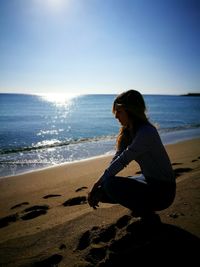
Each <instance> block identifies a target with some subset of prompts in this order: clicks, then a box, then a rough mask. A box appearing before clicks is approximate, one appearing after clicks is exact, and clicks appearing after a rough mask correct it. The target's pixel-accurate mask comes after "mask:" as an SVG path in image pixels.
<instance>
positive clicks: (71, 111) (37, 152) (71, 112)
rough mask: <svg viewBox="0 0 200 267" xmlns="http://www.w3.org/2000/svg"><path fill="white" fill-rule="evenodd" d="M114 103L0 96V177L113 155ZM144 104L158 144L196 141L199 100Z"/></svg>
mask: <svg viewBox="0 0 200 267" xmlns="http://www.w3.org/2000/svg"><path fill="white" fill-rule="evenodd" d="M115 97H116V95H76V96H73V95H23V94H0V177H2V176H8V175H15V174H18V173H22V172H26V171H31V170H35V169H39V168H44V167H48V166H52V165H55V164H60V163H64V162H71V161H77V160H81V159H86V158H90V157H94V156H99V155H103V154H113V153H114V150H115V140H116V136H117V133H118V131H119V127H120V125H119V123H118V121H117V120H116V119H115V118H114V116H113V114H112V103H113V100H114V98H115ZM144 98H145V102H146V105H147V116H148V118H149V119H150V121H151V122H152V123H153V124H155V125H156V126H157V127H158V131H159V133H160V136H161V138H162V140H163V143H164V144H167V143H174V142H177V141H181V140H186V139H190V138H194V137H200V97H193V96H169V95H144Z"/></svg>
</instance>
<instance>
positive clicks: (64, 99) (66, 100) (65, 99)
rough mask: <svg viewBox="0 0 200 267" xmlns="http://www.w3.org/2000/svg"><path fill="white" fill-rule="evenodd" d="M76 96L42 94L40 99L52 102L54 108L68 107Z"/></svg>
mask: <svg viewBox="0 0 200 267" xmlns="http://www.w3.org/2000/svg"><path fill="white" fill-rule="evenodd" d="M77 96H78V94H42V95H40V97H41V98H42V99H43V100H44V101H48V102H52V103H53V104H55V105H56V106H64V105H69V104H70V103H71V101H72V99H74V98H75V97H77Z"/></svg>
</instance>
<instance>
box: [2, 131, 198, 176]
mask: <svg viewBox="0 0 200 267" xmlns="http://www.w3.org/2000/svg"><path fill="white" fill-rule="evenodd" d="M160 136H161V139H162V142H163V144H164V145H170V144H176V143H179V142H183V141H187V140H192V139H198V138H199V137H200V128H196V129H187V130H179V131H175V132H168V133H160ZM113 143H114V141H113ZM108 146H110V147H111V144H108ZM114 153H115V151H114V150H113V151H112V150H110V151H108V152H105V153H103V154H99V155H95V156H91V157H87V158H81V159H75V160H72V161H67V160H66V161H65V162H61V163H56V164H52V165H48V166H43V167H36V166H37V165H42V164H44V163H43V162H41V163H40V162H38V163H33V164H34V167H33V166H32V167H31V166H29V167H27V168H25V167H21V168H20V167H19V166H20V165H22V164H24V165H25V166H27V165H28V164H30V163H26V162H23V163H21V162H19V163H12V166H18V168H19V169H18V170H16V171H15V173H13V174H11V173H9V174H7V175H1V176H0V180H1V179H3V178H6V177H10V176H17V175H21V174H27V173H30V172H35V171H40V170H43V169H48V168H53V167H57V166H60V165H63V164H71V163H77V162H81V161H84V160H91V159H95V158H98V157H106V156H112V155H114ZM10 165H11V164H10Z"/></svg>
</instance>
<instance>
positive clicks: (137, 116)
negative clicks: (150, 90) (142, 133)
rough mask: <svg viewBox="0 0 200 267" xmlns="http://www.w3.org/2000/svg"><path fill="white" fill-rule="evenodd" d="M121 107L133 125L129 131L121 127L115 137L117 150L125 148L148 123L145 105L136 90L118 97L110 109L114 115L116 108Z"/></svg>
mask: <svg viewBox="0 0 200 267" xmlns="http://www.w3.org/2000/svg"><path fill="white" fill-rule="evenodd" d="M120 106H121V107H123V108H124V109H125V110H126V112H127V114H128V117H129V119H130V122H131V121H132V122H133V123H132V124H133V129H132V131H130V129H129V128H128V127H125V126H122V127H121V128H120V131H119V134H118V137H117V149H118V150H119V149H121V148H122V147H127V146H128V145H129V144H130V143H131V142H132V139H133V137H134V135H135V134H136V132H137V130H138V129H139V127H140V126H141V125H142V124H145V123H150V122H149V121H148V118H147V117H146V114H145V112H146V105H145V101H144V98H143V96H142V94H141V93H140V92H138V91H136V90H133V89H131V90H128V91H125V92H123V93H121V94H120V95H118V96H117V97H116V98H115V100H114V102H113V107H112V112H113V113H115V111H116V110H117V107H120Z"/></svg>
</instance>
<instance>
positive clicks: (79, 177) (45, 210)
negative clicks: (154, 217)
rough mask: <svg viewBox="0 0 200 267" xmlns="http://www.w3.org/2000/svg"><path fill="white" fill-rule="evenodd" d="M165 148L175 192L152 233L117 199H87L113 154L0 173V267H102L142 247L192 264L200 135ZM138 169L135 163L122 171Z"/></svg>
mask: <svg viewBox="0 0 200 267" xmlns="http://www.w3.org/2000/svg"><path fill="white" fill-rule="evenodd" d="M166 149H167V152H168V154H169V157H170V160H171V162H172V166H173V169H174V172H175V175H176V181H177V195H176V198H175V201H174V203H173V204H172V205H171V206H170V207H169V208H167V209H165V210H163V211H160V212H158V214H159V215H160V217H161V221H162V228H160V229H155V230H154V231H153V232H152V230H151V231H150V233H148V231H147V229H143V228H140V226H139V219H138V218H132V217H130V212H129V210H128V209H126V208H124V207H122V206H120V205H114V204H113V205H112V204H103V203H100V206H99V208H98V209H97V210H93V209H92V208H90V207H89V205H88V204H87V194H88V192H89V191H90V188H91V187H92V185H93V183H94V182H95V181H96V180H97V178H98V177H99V176H100V175H101V174H102V172H103V171H104V169H105V167H106V166H107V164H108V163H109V161H110V159H111V156H101V157H98V158H93V159H90V160H83V161H81V162H80V161H79V162H76V163H69V164H62V166H60V165H59V166H54V167H51V168H48V169H43V170H40V171H34V172H30V173H26V174H21V175H17V176H10V177H8V178H4V179H0V188H1V192H2V193H1V195H0V265H1V266H5V267H22V266H26V267H29V266H30V267H31V266H51V265H52V266H53V265H56V264H58V263H59V266H68V267H75V266H76V267H77V266H78V267H80V266H81V267H86V266H91V267H94V266H95V267H96V266H98V264H99V263H100V262H101V264H102V265H101V266H103V267H104V266H106V264H105V265H104V263H105V262H106V260H108V259H109V260H110V262H111V263H112V264H113V265H111V266H116V265H115V263H116V261H117V259H118V260H120V261H121V260H123V261H124V260H125V258H124V256H123V253H122V252H123V251H124V249H125V250H126V251H127V253H128V254H126V256H128V257H129V259H132V260H134V259H135V260H136V259H137V255H138V253H139V255H140V256H141V255H144V253H146V252H148V251H157V252H158V253H159V255H161V256H163V257H166V254H165V253H166V248H168V250H167V251H168V254H167V255H168V257H167V259H169V262H170V263H171V262H172V260H174V258H175V259H178V260H179V261H180V259H186V258H187V257H188V258H187V259H188V260H189V262H190V263H192V262H193V261H194V260H195V255H198V254H196V252H197V248H199V244H200V243H199V242H200V241H199V240H200V223H199V222H200V199H199V190H200V179H199V175H200V138H196V139H192V140H188V141H182V142H179V143H176V144H170V145H166ZM138 171H139V166H138V165H137V164H136V163H135V162H131V163H130V164H129V166H127V168H126V169H124V170H123V171H122V172H120V175H122V176H127V175H133V174H134V173H137V172H138ZM117 248H119V251H118V253H117V254H116V253H115V249H117ZM164 248H165V249H164ZM177 248H179V249H180V253H179V252H178V251H179V250H177ZM190 248H192V249H191V250H190ZM189 251H192V252H193V254H191V253H192V252H189ZM111 252H112V257H111V256H109V255H111V254H110V253H111ZM129 253H130V254H129ZM95 255H97V258H96V256H95ZM119 256H120V258H118V257H119ZM98 257H99V258H98ZM109 257H110V258H109ZM185 257H186V258H185ZM138 259H140V261H141V257H139V256H138ZM117 262H118V261H117ZM129 262H130V261H129ZM138 262H139V261H138ZM150 262H151V260H150ZM120 263H121V265H120V266H122V262H120ZM152 263H155V257H154V258H153V259H152ZM45 264H46V265H45ZM47 264H49V265H47ZM50 264H51V265H50ZM127 266H128V265H127Z"/></svg>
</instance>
